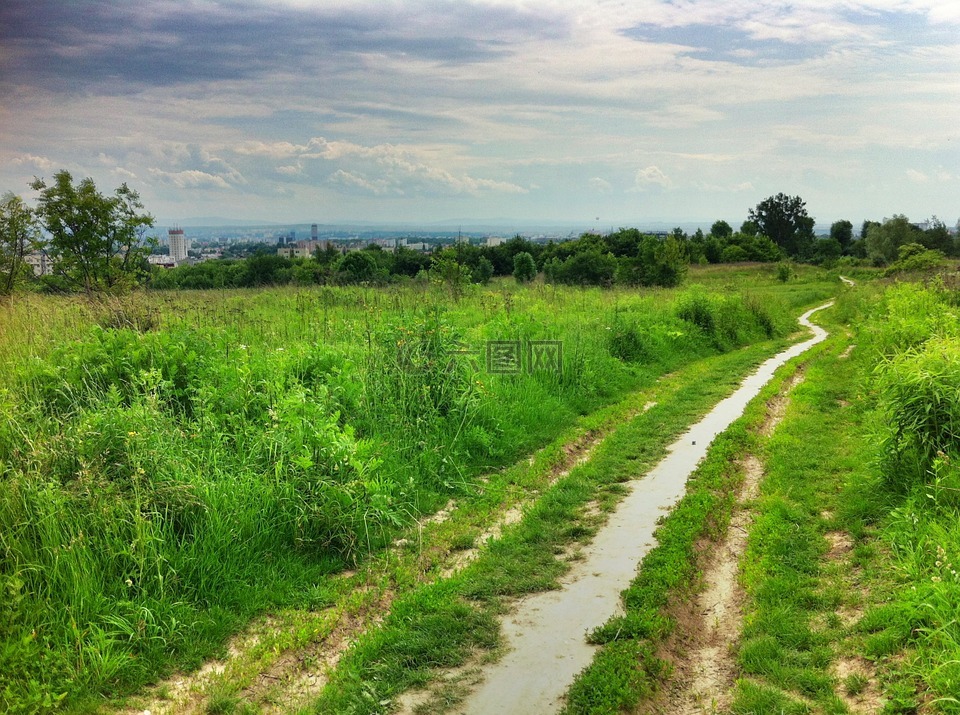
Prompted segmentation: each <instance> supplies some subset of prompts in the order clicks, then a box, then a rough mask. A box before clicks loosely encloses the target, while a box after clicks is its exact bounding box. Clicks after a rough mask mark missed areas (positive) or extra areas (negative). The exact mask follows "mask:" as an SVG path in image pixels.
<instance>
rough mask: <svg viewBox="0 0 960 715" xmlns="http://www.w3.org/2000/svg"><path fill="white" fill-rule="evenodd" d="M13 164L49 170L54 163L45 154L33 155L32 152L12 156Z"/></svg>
mask: <svg viewBox="0 0 960 715" xmlns="http://www.w3.org/2000/svg"><path fill="white" fill-rule="evenodd" d="M13 165H14V166H24V167H33V168H35V169H39V170H40V171H50V170H51V169H52V168H53V167H54V166H55V165H54V163H53V162H52V161H50V160H49V159H48V158H47V157H45V156H35V155H33V154H21V155H20V156H16V157H14V158H13Z"/></svg>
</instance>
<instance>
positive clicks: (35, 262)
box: [23, 253, 53, 277]
mask: <svg viewBox="0 0 960 715" xmlns="http://www.w3.org/2000/svg"><path fill="white" fill-rule="evenodd" d="M23 260H24V261H25V262H26V263H27V265H28V266H30V267H31V268H32V269H33V274H34V275H35V276H37V277H39V276H49V275H50V274H51V273H53V265H52V262H51V261H50V259H49V258H47V254H46V253H30V254H28V255H26V256H24V257H23Z"/></svg>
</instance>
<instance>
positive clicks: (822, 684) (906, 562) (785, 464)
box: [567, 277, 960, 715]
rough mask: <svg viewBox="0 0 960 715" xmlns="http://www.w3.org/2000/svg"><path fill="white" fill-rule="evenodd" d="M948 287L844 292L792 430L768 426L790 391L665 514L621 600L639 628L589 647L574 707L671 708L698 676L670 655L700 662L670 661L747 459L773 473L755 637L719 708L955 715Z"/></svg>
mask: <svg viewBox="0 0 960 715" xmlns="http://www.w3.org/2000/svg"><path fill="white" fill-rule="evenodd" d="M949 280H950V279H949V278H948V279H946V281H945V280H944V279H941V278H933V279H931V278H930V277H927V278H926V279H925V280H924V281H922V282H882V283H880V282H878V283H874V284H867V285H860V286H858V287H856V288H855V289H852V290H849V291H845V292H843V293H842V294H841V295H840V296H839V297H838V299H837V305H836V307H835V308H834V309H833V310H831V311H828V312H825V313H824V314H823V319H822V320H823V322H824V323H825V325H826V326H827V327H828V328H829V330H830V331H831V333H832V336H831V338H830V339H829V340H828V341H827V342H826V343H824V344H823V345H822V346H821V347H819V348H817V350H816V351H815V352H814V354H813V355H811V356H808V357H805V358H803V360H804V366H803V376H802V380H801V381H800V384H799V386H798V387H796V388H795V389H794V390H793V391H792V392H791V393H790V398H789V406H788V409H787V412H786V419H785V420H784V421H783V423H782V424H781V425H780V426H779V427H778V428H777V429H776V431H775V432H774V433H773V434H772V435H770V436H764V435H761V434H759V433H758V432H757V430H756V425H757V424H759V422H760V420H761V419H762V415H763V411H764V409H765V402H766V401H767V400H769V399H771V397H772V396H773V395H774V394H776V392H777V391H778V390H780V389H781V387H780V384H779V383H780V382H782V379H783V377H781V378H780V381H775V382H774V383H773V384H772V385H771V386H770V387H769V388H768V389H767V390H766V391H765V393H764V394H763V395H761V396H760V398H759V399H758V400H757V401H755V403H754V404H753V405H752V406H751V408H749V409H748V411H747V413H746V414H745V416H744V417H743V418H742V419H741V420H740V421H739V422H738V423H736V424H735V425H734V427H732V428H731V429H730V430H728V431H727V433H725V434H724V435H722V436H721V437H720V438H719V439H718V441H717V443H716V444H715V446H714V447H713V448H712V449H711V452H710V454H709V456H708V458H707V460H705V462H704V463H703V465H702V466H701V468H700V470H699V472H698V474H697V475H696V477H695V478H694V479H693V480H691V482H690V485H689V487H688V493H687V496H686V497H685V498H684V500H683V501H681V503H680V504H679V505H678V506H677V508H676V509H674V510H673V511H672V512H671V514H670V515H669V516H668V517H667V518H666V519H665V521H664V524H663V526H662V528H661V530H660V532H659V533H658V541H659V546H658V548H657V549H655V550H654V551H653V552H651V554H650V555H649V556H648V557H647V559H645V561H644V564H643V567H642V568H641V570H640V572H639V574H638V577H637V579H636V581H635V582H634V584H633V585H632V586H631V588H630V589H628V590H627V591H625V592H624V594H623V598H624V603H625V607H626V614H625V616H623V617H620V618H617V619H614V620H612V621H611V622H610V623H609V624H608V625H607V626H605V627H603V628H601V629H598V630H597V632H595V633H594V634H593V636H592V637H593V638H594V640H595V641H596V642H598V643H602V644H604V646H603V648H602V650H601V651H600V653H599V655H598V657H597V658H596V659H595V661H594V663H593V665H592V666H591V667H590V668H588V669H587V670H585V671H584V672H583V673H582V674H581V676H580V678H579V679H578V681H577V682H576V683H575V684H574V686H573V688H572V689H571V691H570V692H569V694H568V699H567V712H570V713H619V712H643V713H648V712H661V711H662V712H667V711H668V710H663V709H662V708H663V707H664V703H665V702H669V700H670V697H671V695H670V694H671V693H675V692H678V690H677V689H678V688H679V687H680V686H682V685H683V683H682V678H683V677H685V676H684V675H683V673H682V672H681V673H679V674H678V673H677V672H676V670H674V669H673V668H672V667H671V661H670V659H674V660H673V662H674V663H675V662H676V658H678V657H679V658H680V659H682V658H684V657H688V656H689V653H687V652H686V651H685V650H684V646H682V645H681V646H680V648H679V650H678V651H676V652H675V651H671V650H670V649H669V648H670V646H669V644H670V643H681V644H683V643H685V642H686V640H685V639H687V638H688V637H689V634H687V635H684V634H683V633H680V634H675V633H674V631H675V629H677V628H683V627H689V626H686V625H684V626H678V624H677V622H676V620H675V619H674V618H673V613H674V612H676V611H677V609H678V604H684V603H694V604H695V603H696V602H697V601H696V599H697V597H698V593H699V592H700V591H701V590H702V589H703V587H704V584H703V581H702V578H703V572H704V571H706V570H707V567H708V559H709V554H710V553H712V551H711V548H712V547H711V544H713V543H716V542H717V541H718V539H720V538H721V534H722V533H723V532H724V530H725V529H726V528H727V527H726V525H727V522H728V520H729V518H730V511H731V503H732V499H733V496H732V495H733V493H734V491H735V490H736V488H737V484H738V483H739V479H740V475H739V473H738V472H739V470H740V466H739V464H740V460H741V459H742V458H743V456H744V455H745V454H754V455H758V456H759V457H760V458H761V461H762V465H763V475H764V477H763V480H762V482H761V485H760V490H759V494H758V496H757V497H756V499H755V500H753V501H751V502H750V503H748V504H746V505H744V506H742V507H741V508H743V509H747V510H748V512H749V514H750V517H749V522H750V527H749V536H748V539H747V544H746V552H745V554H744V555H743V557H742V560H741V562H740V574H739V581H740V586H741V587H742V591H741V595H740V596H739V598H742V630H741V632H740V636H739V639H738V640H737V641H736V642H731V643H730V644H729V645H730V646H731V648H730V653H731V657H732V659H733V663H732V667H733V671H734V672H735V676H734V677H735V679H736V682H735V684H734V686H733V689H732V693H731V694H730V699H729V704H728V706H727V708H724V709H721V710H720V711H721V712H731V713H737V714H742V715H753V714H760V713H780V714H782V713H788V714H793V715H808V714H814V713H829V714H840V713H881V712H882V713H889V714H892V713H924V712H931V713H937V712H943V713H960V627H958V619H957V613H958V611H957V603H960V575H958V574H960V569H958V566H957V564H958V563H960V530H958V527H957V525H958V523H960V496H958V495H960V476H958V475H960V471H958V470H957V467H956V466H955V465H956V464H957V460H958V459H960V411H958V406H957V405H958V402H957V397H956V396H957V394H958V393H960V352H958V350H957V346H958V345H960V299H958V297H957V295H958V294H957V292H956V289H955V288H954V287H953V286H952V285H951V284H950V282H949ZM705 558H706V560H705ZM680 612H685V611H684V608H683V607H681V608H680ZM672 635H673V636H675V637H674V638H673V640H668V639H669V638H670V637H671V636H672ZM681 670H682V669H681ZM676 678H681V682H680V684H679V685H677V683H676V681H675V679H676ZM702 705H703V706H704V707H708V706H709V703H707V702H705V703H703V704H702Z"/></svg>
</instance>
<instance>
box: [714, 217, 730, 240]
mask: <svg viewBox="0 0 960 715" xmlns="http://www.w3.org/2000/svg"><path fill="white" fill-rule="evenodd" d="M732 233H733V228H732V227H731V226H730V224H728V223H727V222H726V221H724V220H723V219H721V220H719V221H714V222H713V226H711V227H710V235H711V236H713V237H714V238H728V237H729V236H730V235H731V234H732Z"/></svg>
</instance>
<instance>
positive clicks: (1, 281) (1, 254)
mask: <svg viewBox="0 0 960 715" xmlns="http://www.w3.org/2000/svg"><path fill="white" fill-rule="evenodd" d="M39 248H40V231H39V229H38V228H37V224H36V221H35V220H34V215H33V211H31V210H30V207H29V206H27V205H26V204H25V203H23V199H21V198H20V197H19V196H16V195H15V194H13V193H9V192H8V193H6V194H4V195H3V198H2V199H0V295H9V294H10V293H12V292H13V289H14V286H16V284H17V282H18V281H19V280H20V279H21V278H22V277H23V275H24V274H25V272H26V271H27V270H29V269H28V268H27V263H26V260H25V259H26V256H27V254H29V253H33V252H34V251H36V250H38V249H39Z"/></svg>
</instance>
